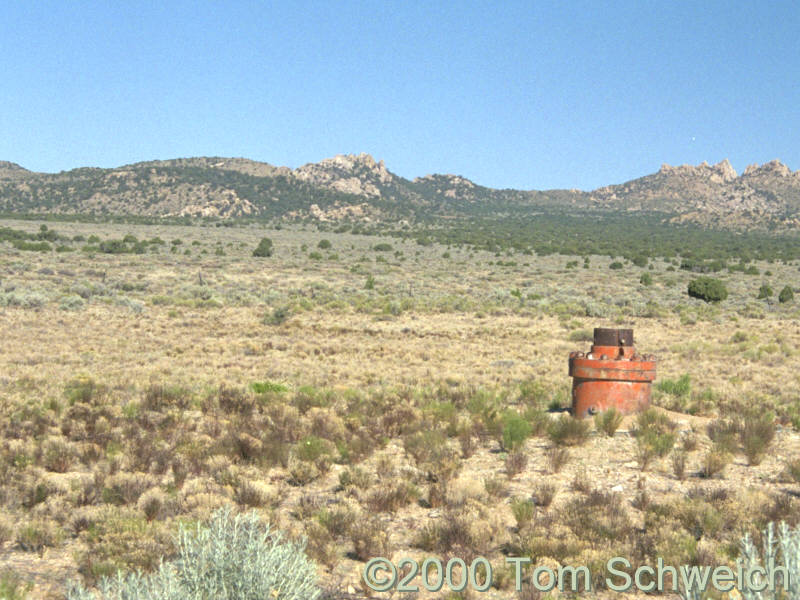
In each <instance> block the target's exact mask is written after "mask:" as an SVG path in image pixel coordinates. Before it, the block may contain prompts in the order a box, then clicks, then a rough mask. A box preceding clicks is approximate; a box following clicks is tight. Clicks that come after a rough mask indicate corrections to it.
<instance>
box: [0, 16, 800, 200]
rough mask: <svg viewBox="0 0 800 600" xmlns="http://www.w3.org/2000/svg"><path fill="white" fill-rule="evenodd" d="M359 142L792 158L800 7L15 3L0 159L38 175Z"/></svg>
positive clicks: (539, 157) (391, 155) (621, 174)
mask: <svg viewBox="0 0 800 600" xmlns="http://www.w3.org/2000/svg"><path fill="white" fill-rule="evenodd" d="M358 152H368V153H370V154H372V155H373V156H374V157H375V158H376V160H377V159H380V158H382V159H384V160H385V161H386V164H387V167H388V168H389V169H390V170H392V171H393V172H395V173H398V174H399V175H402V176H405V177H409V178H412V177H416V176H420V175H425V174H427V173H431V172H438V173H456V174H460V175H463V176H465V177H468V178H470V179H472V180H474V181H476V182H477V183H480V184H483V185H489V186H492V187H515V188H522V189H548V188H561V187H575V188H580V189H592V188H595V187H598V186H601V185H606V184H610V183H619V182H622V181H625V180H628V179H631V178H634V177H638V176H641V175H644V174H647V173H650V172H653V171H656V170H657V169H658V168H659V166H660V165H661V163H662V162H667V163H670V164H683V163H691V164H696V163H699V162H701V161H703V160H707V161H709V162H712V163H713V162H718V161H720V160H722V159H723V158H729V159H730V161H731V163H732V164H733V166H734V167H735V168H736V169H737V170H738V171H740V172H741V170H743V169H744V167H745V166H746V165H747V164H749V163H752V162H758V163H762V162H765V161H768V160H771V159H773V158H780V159H781V160H783V162H785V163H786V164H788V165H789V167H790V168H792V169H798V168H800V5H798V4H797V2H738V3H737V2H729V1H727V2H688V1H680V2H667V1H665V2H660V3H659V2H647V1H631V2H616V3H609V4H604V3H600V2H569V3H562V2H536V1H533V0H531V1H529V2H488V1H487V2H464V1H460V2H400V1H396V2H391V1H380V2H378V1H376V2H349V1H341V2H340V1H337V2H322V1H320V2H313V3H312V2H300V1H292V2H275V3H269V2H250V3H248V2H202V1H191V2H169V1H163V0H162V1H159V2H144V1H141V2H75V3H73V2H23V1H13V0H10V1H8V2H5V3H4V4H3V10H2V13H1V14H0V160H10V161H13V162H17V163H20V164H21V165H22V166H24V167H26V168H29V169H32V170H37V171H49V172H53V171H60V170H67V169H71V168H75V167H79V166H101V167H111V166H119V165H122V164H126V163H131V162H135V161H140V160H149V159H164V158H177V157H187V156H199V155H216V156H244V157H248V158H252V159H255V160H261V161H265V162H269V163H272V164H277V165H287V166H290V167H297V166H299V165H301V164H304V163H306V162H316V161H318V160H321V159H323V158H325V157H328V156H333V155H335V154H339V153H358Z"/></svg>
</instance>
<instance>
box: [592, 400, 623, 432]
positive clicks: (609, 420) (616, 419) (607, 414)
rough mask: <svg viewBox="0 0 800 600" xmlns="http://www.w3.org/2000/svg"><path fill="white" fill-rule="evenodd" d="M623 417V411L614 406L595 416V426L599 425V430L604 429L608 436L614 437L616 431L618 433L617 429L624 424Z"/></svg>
mask: <svg viewBox="0 0 800 600" xmlns="http://www.w3.org/2000/svg"><path fill="white" fill-rule="evenodd" d="M622 419H623V417H622V413H620V412H619V411H618V410H617V409H615V408H613V407H612V408H609V409H608V410H607V411H604V412H601V413H597V414H596V415H595V416H594V426H595V427H597V430H598V431H602V432H603V433H605V434H606V435H607V436H608V437H614V433H616V431H617V429H618V428H619V426H620V425H621V424H622Z"/></svg>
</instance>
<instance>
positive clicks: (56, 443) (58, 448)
mask: <svg viewBox="0 0 800 600" xmlns="http://www.w3.org/2000/svg"><path fill="white" fill-rule="evenodd" d="M76 454H77V453H76V451H75V447H74V446H73V445H72V444H70V443H69V442H67V441H66V440H65V439H64V438H62V437H60V436H58V437H50V438H48V439H47V440H46V441H45V442H44V444H43V445H42V459H41V461H42V465H43V466H44V468H45V469H47V470H48V471H53V472H55V473H66V472H67V471H69V469H70V467H71V466H72V463H73V462H74V461H75V459H76Z"/></svg>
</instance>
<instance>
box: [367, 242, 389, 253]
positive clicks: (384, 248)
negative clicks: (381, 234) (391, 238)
mask: <svg viewBox="0 0 800 600" xmlns="http://www.w3.org/2000/svg"><path fill="white" fill-rule="evenodd" d="M372 249H373V250H375V251H376V252H391V251H392V245H391V244H389V243H387V242H381V243H380V244H375V245H374V246H373V247H372Z"/></svg>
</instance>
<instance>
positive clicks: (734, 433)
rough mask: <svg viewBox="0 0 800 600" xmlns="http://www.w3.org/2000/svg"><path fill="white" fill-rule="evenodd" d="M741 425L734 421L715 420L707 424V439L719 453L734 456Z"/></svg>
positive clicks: (737, 447) (737, 446)
mask: <svg viewBox="0 0 800 600" xmlns="http://www.w3.org/2000/svg"><path fill="white" fill-rule="evenodd" d="M740 430H741V423H740V422H739V421H738V420H736V419H716V420H714V421H712V422H711V423H709V424H708V428H707V433H708V437H709V439H710V440H711V441H712V442H714V446H715V447H716V448H717V450H719V451H720V452H726V453H728V454H735V453H736V451H737V450H738V449H739V433H740Z"/></svg>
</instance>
